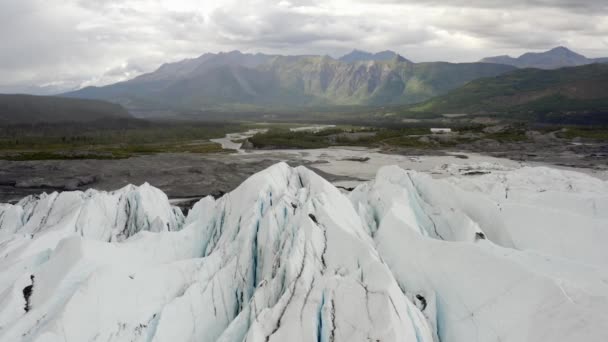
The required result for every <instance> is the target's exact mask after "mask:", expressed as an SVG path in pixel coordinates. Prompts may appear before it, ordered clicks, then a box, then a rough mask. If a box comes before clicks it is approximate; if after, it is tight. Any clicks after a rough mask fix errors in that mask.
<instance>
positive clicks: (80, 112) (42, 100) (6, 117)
mask: <svg viewBox="0 0 608 342" xmlns="http://www.w3.org/2000/svg"><path fill="white" fill-rule="evenodd" d="M126 118H131V116H130V115H129V113H128V112H127V111H126V110H125V109H124V108H123V107H122V106H120V105H118V104H114V103H110V102H106V101H98V100H86V99H69V98H63V97H56V96H34V95H5V94H0V123H4V124H21V123H41V122H46V123H52V122H90V121H95V120H101V119H126Z"/></svg>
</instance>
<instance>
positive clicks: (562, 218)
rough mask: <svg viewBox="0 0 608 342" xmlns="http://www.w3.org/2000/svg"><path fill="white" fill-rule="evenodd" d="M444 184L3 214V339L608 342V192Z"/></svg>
mask: <svg viewBox="0 0 608 342" xmlns="http://www.w3.org/2000/svg"><path fill="white" fill-rule="evenodd" d="M448 169H449V170H453V172H450V173H451V174H452V175H451V176H448V177H444V178H441V179H435V178H433V177H431V176H430V175H429V174H426V173H422V172H416V171H406V170H404V169H401V168H399V167H397V166H387V167H383V168H381V169H380V170H379V171H378V173H377V175H376V177H375V179H374V180H372V181H369V182H365V183H362V184H361V185H359V186H358V187H357V188H356V189H355V190H354V191H352V192H351V193H344V192H341V191H340V190H338V189H337V188H336V187H334V186H333V185H332V184H330V183H328V182H326V181H325V180H324V179H322V178H321V177H319V176H318V175H316V174H315V173H314V172H312V171H310V170H308V169H306V168H304V167H297V168H291V167H289V166H288V165H287V164H284V163H280V164H277V165H274V166H272V167H270V168H268V169H266V170H264V171H262V172H260V173H258V174H255V175H253V176H252V177H250V178H249V179H248V180H247V181H245V182H244V183H243V184H241V185H240V186H239V187H238V188H237V189H235V190H234V191H232V192H230V193H228V194H226V195H224V196H223V197H222V198H219V199H217V200H215V199H213V198H211V197H207V198H204V199H202V200H200V201H199V202H198V203H196V204H195V206H194V207H193V208H192V210H190V212H189V213H188V216H187V217H184V216H183V215H182V214H181V212H180V211H179V209H177V208H174V207H172V206H171V205H170V204H169V201H168V199H167V196H166V195H165V194H164V193H162V192H161V191H160V190H158V189H156V188H154V187H152V186H150V185H148V184H144V185H142V186H139V187H136V186H128V187H125V188H123V189H120V190H117V191H114V192H101V191H93V190H90V191H87V192H63V193H53V194H43V195H40V196H30V197H27V198H25V199H23V200H22V201H20V202H19V203H17V204H15V205H10V204H0V341H170V342H176V341H226V342H228V341H230V342H232V341H239V342H240V341H250V342H254V341H260V342H265V341H315V342H317V341H412V342H414V341H415V342H431V341H433V342H439V341H441V342H446V341H448V342H449V341H502V342H505V341H511V342H521V341H530V342H533V341H534V342H535V341H564V342H565V341H598V342H599V341H607V340H608V329H606V327H607V326H608V270H607V266H608V249H607V248H606V246H607V245H608V182H606V181H603V180H599V179H597V178H593V177H591V176H588V175H584V174H581V173H577V172H572V171H565V170H556V169H551V168H546V167H523V168H510V167H505V168H500V167H496V166H492V167H489V166H488V165H477V166H475V167H473V168H472V169H470V170H473V171H475V174H476V175H475V176H466V175H463V173H462V172H458V170H461V168H459V167H458V166H455V165H452V166H449V168H448ZM486 172H488V173H487V174H485V173H486Z"/></svg>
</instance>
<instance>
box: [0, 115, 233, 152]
mask: <svg viewBox="0 0 608 342" xmlns="http://www.w3.org/2000/svg"><path fill="white" fill-rule="evenodd" d="M242 129H244V127H243V126H240V125H238V124H221V123H200V122H199V123H191V122H188V123H149V122H136V123H133V122H131V124H130V125H126V127H122V128H117V127H113V126H111V127H106V128H100V127H96V128H93V127H90V126H88V125H81V124H77V123H73V124H61V125H59V124H37V125H25V126H24V125H20V126H8V127H3V128H0V159H5V160H46V159H66V160H69V159H121V158H129V157H131V156H134V155H137V154H151V153H162V152H175V153H178V152H188V153H217V152H223V151H224V150H223V149H222V148H221V146H220V145H219V144H216V143H212V142H210V141H209V139H213V138H221V137H223V136H225V135H226V133H230V132H236V131H239V130H242Z"/></svg>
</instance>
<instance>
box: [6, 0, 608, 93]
mask: <svg viewBox="0 0 608 342" xmlns="http://www.w3.org/2000/svg"><path fill="white" fill-rule="evenodd" d="M0 42H1V43H2V47H1V48H0V92H17V91H19V92H34V91H37V92H39V91H40V88H41V87H42V88H43V89H46V91H51V92H53V91H57V90H65V89H73V88H76V87H81V86H86V85H103V84H107V83H112V82H116V81H119V80H123V79H126V78H131V77H133V76H135V75H138V74H140V73H142V72H147V71H152V70H154V69H156V68H157V67H158V66H159V65H160V64H162V63H163V62H171V61H177V60H180V59H183V58H187V57H195V56H198V55H200V54H202V53H205V52H218V51H228V50H234V49H238V50H241V51H243V52H266V53H280V54H329V55H333V56H339V55H340V54H343V53H345V52H348V51H349V50H352V49H353V48H358V49H363V50H369V51H380V50H384V49H391V50H395V51H397V52H399V53H401V54H402V55H403V56H405V57H407V58H409V59H412V60H414V61H435V60H445V61H453V62H461V61H475V60H478V59H480V58H482V57H485V56H491V55H501V54H511V55H514V56H517V55H519V54H521V53H523V52H526V51H539V50H546V49H549V48H552V47H555V46H558V45H564V46H568V47H570V48H572V49H574V50H576V51H578V52H580V53H583V54H585V55H587V56H589V57H600V56H608V1H606V0H510V1H503V0H470V1H466V0H427V1H423V0H250V1H236V0H198V1H194V0H0Z"/></svg>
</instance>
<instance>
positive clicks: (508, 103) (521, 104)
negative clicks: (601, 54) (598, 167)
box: [411, 64, 608, 124]
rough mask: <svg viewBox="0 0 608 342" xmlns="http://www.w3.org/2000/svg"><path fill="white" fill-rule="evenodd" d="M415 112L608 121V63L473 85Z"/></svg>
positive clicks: (415, 108)
mask: <svg viewBox="0 0 608 342" xmlns="http://www.w3.org/2000/svg"><path fill="white" fill-rule="evenodd" d="M411 110H413V111H419V112H422V113H429V112H430V113H467V114H497V115H500V116H503V117H513V118H519V119H524V120H535V121H540V122H551V123H558V124H559V123H562V124H564V123H571V124H585V123H586V124H597V123H599V122H608V65H606V64H592V65H585V66H581V67H572V68H563V69H557V70H538V69H523V70H517V71H514V72H510V73H507V74H503V75H500V76H496V77H491V78H483V79H479V80H475V81H472V82H470V83H468V84H467V85H465V86H463V87H461V88H458V89H456V90H454V91H451V92H449V93H448V94H446V95H444V96H439V97H436V98H434V99H431V100H429V101H426V102H424V103H422V104H419V105H416V106H413V107H411ZM580 117H582V118H583V120H580Z"/></svg>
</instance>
